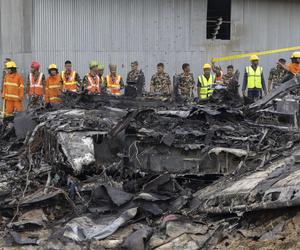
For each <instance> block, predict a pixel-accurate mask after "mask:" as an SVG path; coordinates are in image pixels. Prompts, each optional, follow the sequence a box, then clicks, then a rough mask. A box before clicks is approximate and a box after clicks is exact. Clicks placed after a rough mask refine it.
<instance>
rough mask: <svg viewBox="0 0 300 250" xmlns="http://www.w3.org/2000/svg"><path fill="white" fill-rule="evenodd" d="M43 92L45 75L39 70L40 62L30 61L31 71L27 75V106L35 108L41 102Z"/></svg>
mask: <svg viewBox="0 0 300 250" xmlns="http://www.w3.org/2000/svg"><path fill="white" fill-rule="evenodd" d="M44 92H45V75H44V74H43V73H41V72H40V64H39V63H38V62H35V61H33V62H32V63H31V73H30V74H29V76H28V84H27V94H28V97H29V103H28V107H29V108H35V107H38V106H41V105H42V104H43V96H44Z"/></svg>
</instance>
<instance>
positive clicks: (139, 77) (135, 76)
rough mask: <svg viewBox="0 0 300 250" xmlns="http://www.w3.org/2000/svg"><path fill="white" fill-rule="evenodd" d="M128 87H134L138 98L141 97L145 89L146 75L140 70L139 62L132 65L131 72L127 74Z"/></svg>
mask: <svg viewBox="0 0 300 250" xmlns="http://www.w3.org/2000/svg"><path fill="white" fill-rule="evenodd" d="M126 83H127V85H130V86H134V87H135V88H136V92H137V95H138V96H141V95H142V93H143V91H144V87H145V75H144V73H143V71H142V70H141V69H139V63H138V62H137V61H135V62H132V63H131V71H129V72H128V74H127V79H126Z"/></svg>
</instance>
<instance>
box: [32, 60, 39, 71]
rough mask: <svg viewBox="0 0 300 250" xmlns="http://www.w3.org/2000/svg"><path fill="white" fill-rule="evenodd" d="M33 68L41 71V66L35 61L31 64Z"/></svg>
mask: <svg viewBox="0 0 300 250" xmlns="http://www.w3.org/2000/svg"><path fill="white" fill-rule="evenodd" d="M31 67H32V68H34V69H35V70H39V69H40V64H39V63H38V62H36V61H33V62H32V63H31Z"/></svg>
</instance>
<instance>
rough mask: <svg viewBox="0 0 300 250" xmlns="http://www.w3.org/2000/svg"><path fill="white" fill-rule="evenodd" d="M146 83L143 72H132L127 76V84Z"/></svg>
mask: <svg viewBox="0 0 300 250" xmlns="http://www.w3.org/2000/svg"><path fill="white" fill-rule="evenodd" d="M139 80H140V81H142V82H145V75H144V73H143V71H142V70H131V71H129V72H128V74H127V79H126V82H135V83H137V82H138V81H139Z"/></svg>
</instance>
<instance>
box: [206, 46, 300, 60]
mask: <svg viewBox="0 0 300 250" xmlns="http://www.w3.org/2000/svg"><path fill="white" fill-rule="evenodd" d="M292 50H300V46H294V47H288V48H282V49H272V50H265V51H260V52H251V53H245V54H239V55H232V56H224V57H215V58H212V59H211V61H212V62H213V63H215V62H219V61H227V60H232V59H238V58H244V57H250V56H252V55H258V56H259V55H268V54H274V53H280V52H285V51H292Z"/></svg>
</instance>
